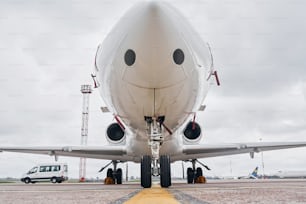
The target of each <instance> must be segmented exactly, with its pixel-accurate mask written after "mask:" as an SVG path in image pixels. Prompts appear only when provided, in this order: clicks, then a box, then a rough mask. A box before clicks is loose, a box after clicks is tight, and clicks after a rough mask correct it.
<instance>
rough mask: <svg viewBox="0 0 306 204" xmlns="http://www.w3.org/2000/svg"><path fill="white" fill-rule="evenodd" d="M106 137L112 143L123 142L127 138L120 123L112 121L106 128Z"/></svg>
mask: <svg viewBox="0 0 306 204" xmlns="http://www.w3.org/2000/svg"><path fill="white" fill-rule="evenodd" d="M106 138H107V140H108V142H109V143H111V144H121V143H122V142H124V140H125V132H124V130H123V129H122V128H121V126H120V125H119V124H118V123H112V124H111V125H110V126H108V128H107V130H106Z"/></svg>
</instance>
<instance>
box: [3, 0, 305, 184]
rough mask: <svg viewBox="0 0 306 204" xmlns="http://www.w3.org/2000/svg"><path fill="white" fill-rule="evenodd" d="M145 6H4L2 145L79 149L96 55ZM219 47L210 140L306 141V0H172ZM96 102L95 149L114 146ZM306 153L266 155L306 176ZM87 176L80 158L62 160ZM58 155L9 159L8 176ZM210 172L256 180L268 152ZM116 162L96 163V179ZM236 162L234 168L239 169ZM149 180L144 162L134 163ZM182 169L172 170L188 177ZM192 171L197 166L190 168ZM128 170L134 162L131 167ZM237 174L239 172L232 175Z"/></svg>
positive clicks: (17, 1) (135, 171)
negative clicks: (132, 11) (84, 91)
mask: <svg viewBox="0 0 306 204" xmlns="http://www.w3.org/2000/svg"><path fill="white" fill-rule="evenodd" d="M137 2H139V0H138V1H137V0H129V1H127V0H124V1H123V0H122V1H119V0H109V1H103V0H97V1H95V0H89V1H80V0H65V1H62V0H45V1H41V0H37V1H35V0H32V1H30V0H29V1H21V0H1V1H0V94H1V100H0V144H1V145H3V146H5V145H17V146H22V145H41V146H46V145H59V146H64V145H79V144H80V140H81V138H80V126H81V105H82V95H81V93H80V85H81V84H84V83H90V84H92V81H91V78H90V73H91V72H92V70H93V63H94V56H95V51H96V48H97V46H98V44H99V43H101V42H102V41H103V39H104V38H105V37H106V35H107V34H108V32H109V31H110V29H111V28H112V27H113V26H114V24H115V23H116V22H117V21H118V20H119V18H120V17H121V16H122V15H123V14H124V12H125V11H127V10H128V9H129V8H130V7H131V6H133V5H134V4H135V3H137ZM167 2H169V3H170V4H171V5H172V6H173V7H176V8H177V10H179V11H180V12H181V13H182V14H183V15H184V16H185V17H186V18H187V19H188V21H189V22H190V23H191V24H192V26H193V27H194V28H195V30H196V31H197V32H198V33H199V34H200V35H201V37H202V38H203V40H205V41H206V42H208V43H209V44H210V46H211V47H212V51H213V55H214V61H215V67H216V69H217V70H218V72H219V77H220V80H221V86H220V87H217V86H215V85H214V86H213V87H212V89H211V90H210V92H209V94H208V97H207V98H206V102H205V104H206V105H207V109H206V110H205V112H204V113H199V114H198V117H199V123H200V124H201V125H202V126H203V129H204V131H203V132H204V137H203V142H204V143H219V142H229V143H230V142H258V141H259V140H260V138H262V141H306V40H305V36H306V13H305V9H306V2H305V1H302V0H286V1H285V0H277V1H276V0H275V1H272V0H270V1H263V0H260V1H256V0H252V1H246V0H224V1H214V0H190V1H188V2H187V1H183V0H169V1H167ZM102 105H103V101H102V100H101V98H100V96H99V94H98V93H97V92H94V93H93V94H92V95H91V97H90V110H91V111H90V119H89V120H90V121H89V138H88V145H97V144H101V145H103V144H106V140H105V129H106V127H107V126H108V125H109V124H110V123H112V122H113V118H112V116H111V114H102V113H101V112H100V110H99V108H100V106H102ZM305 155H306V148H299V149H290V150H279V151H274V152H265V153H264V162H265V172H266V173H274V172H277V171H278V170H305V171H306V160H305ZM59 160H60V161H61V162H67V163H68V164H69V167H70V170H69V176H70V177H75V178H77V177H78V164H79V159H77V158H67V157H60V159H59ZM53 161H54V159H53V158H52V157H49V156H40V155H30V154H16V153H7V152H5V153H1V154H0V166H1V168H0V177H7V176H11V177H20V175H21V174H22V173H25V172H26V171H27V170H29V169H30V168H31V167H32V166H34V165H35V164H37V163H42V162H53ZM202 161H203V162H204V163H206V164H207V165H208V166H209V167H210V168H211V169H212V171H211V172H206V175H210V176H211V175H216V176H226V175H227V176H229V175H234V176H235V175H247V174H248V173H250V171H251V170H253V168H255V166H259V168H260V169H259V171H260V173H261V172H262V168H261V154H256V155H255V158H254V159H250V157H249V155H248V154H245V155H237V156H227V157H219V158H210V159H203V160H202ZM107 162H108V161H103V160H93V159H89V160H88V165H87V176H88V177H101V178H102V177H104V176H105V173H103V174H100V173H97V171H98V170H99V169H100V168H101V166H102V165H104V164H106V163H107ZM230 164H231V165H230ZM129 166H130V169H129V172H130V175H134V176H139V165H132V163H131V164H130V165H129ZM180 166H181V163H180V162H178V163H176V164H174V166H173V168H172V171H173V172H172V174H173V175H174V176H181V175H182V172H181V168H180ZM186 166H187V164H186ZM121 167H123V168H124V169H125V165H121ZM231 169H232V171H231Z"/></svg>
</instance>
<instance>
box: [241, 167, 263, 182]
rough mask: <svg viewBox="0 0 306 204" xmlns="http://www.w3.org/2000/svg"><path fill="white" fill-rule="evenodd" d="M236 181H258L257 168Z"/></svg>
mask: <svg viewBox="0 0 306 204" xmlns="http://www.w3.org/2000/svg"><path fill="white" fill-rule="evenodd" d="M238 179H258V166H257V167H256V168H255V169H254V171H253V172H252V173H250V174H249V175H248V176H242V177H238Z"/></svg>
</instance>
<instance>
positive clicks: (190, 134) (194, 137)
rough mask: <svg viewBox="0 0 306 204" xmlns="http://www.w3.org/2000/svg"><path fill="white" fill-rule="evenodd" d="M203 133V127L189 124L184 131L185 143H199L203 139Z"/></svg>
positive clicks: (194, 123) (192, 123) (193, 123)
mask: <svg viewBox="0 0 306 204" xmlns="http://www.w3.org/2000/svg"><path fill="white" fill-rule="evenodd" d="M201 132H202V131H201V127H200V125H199V124H198V123H196V122H189V123H188V124H187V125H186V127H185V129H184V131H183V135H184V142H186V143H189V144H190V143H192V144H194V143H197V142H199V141H200V139H201V137H202V135H201Z"/></svg>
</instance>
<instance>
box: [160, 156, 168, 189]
mask: <svg viewBox="0 0 306 204" xmlns="http://www.w3.org/2000/svg"><path fill="white" fill-rule="evenodd" d="M159 162H160V185H161V187H163V188H168V187H169V186H171V164H170V157H169V156H168V155H161V156H160V158H159Z"/></svg>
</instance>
